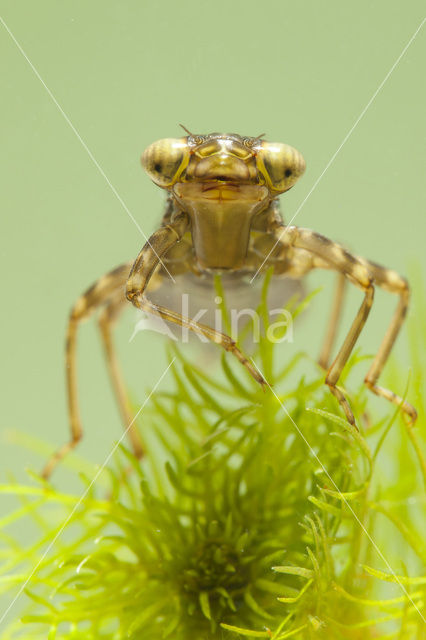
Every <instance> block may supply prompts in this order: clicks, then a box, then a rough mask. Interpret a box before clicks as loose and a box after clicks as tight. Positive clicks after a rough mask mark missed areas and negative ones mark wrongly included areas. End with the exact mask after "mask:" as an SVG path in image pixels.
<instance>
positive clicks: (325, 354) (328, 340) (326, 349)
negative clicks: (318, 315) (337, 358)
mask: <svg viewBox="0 0 426 640" xmlns="http://www.w3.org/2000/svg"><path fill="white" fill-rule="evenodd" d="M345 287H346V278H345V276H344V275H343V273H339V274H338V276H337V284H336V290H335V293H334V300H333V307H332V309H331V315H330V319H329V321H328V327H327V332H326V334H325V338H324V343H323V345H322V349H321V353H320V356H319V358H318V364H319V365H320V366H321V367H322V368H323V369H327V368H328V367H329V365H330V356H331V352H332V349H333V344H334V341H335V339H336V333H337V327H338V325H339V321H340V317H341V314H342V306H343V299H344V295H345Z"/></svg>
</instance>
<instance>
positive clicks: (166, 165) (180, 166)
mask: <svg viewBox="0 0 426 640" xmlns="http://www.w3.org/2000/svg"><path fill="white" fill-rule="evenodd" d="M188 162H189V148H188V143H187V138H164V139H163V140H157V142H153V143H152V144H151V145H150V146H149V147H148V148H147V149H145V151H144V152H143V154H142V157H141V163H142V166H143V168H144V169H145V171H146V172H147V174H148V175H149V177H150V178H151V180H152V181H153V182H155V184H158V186H159V187H170V186H171V185H173V184H174V183H175V182H176V181H177V179H178V178H179V176H180V174H181V173H182V171H183V170H184V169H185V167H186V165H187V164H188Z"/></svg>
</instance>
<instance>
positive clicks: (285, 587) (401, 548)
mask: <svg viewBox="0 0 426 640" xmlns="http://www.w3.org/2000/svg"><path fill="white" fill-rule="evenodd" d="M217 286H218V291H219V292H220V293H222V294H223V292H221V291H220V283H217ZM266 287H267V284H266V285H265V292H266ZM265 292H264V295H263V298H262V304H261V308H260V313H261V314H262V317H263V319H264V323H265V328H266V326H267V322H268V317H267V313H266V294H265ZM300 310H301V307H299V308H297V309H294V308H293V313H294V314H296V313H297V312H300ZM425 317H426V313H425V315H424V316H423V318H425ZM418 329H419V330H416V329H415V328H414V329H413V331H412V342H413V347H414V351H415V354H416V358H417V359H414V360H413V365H414V373H413V376H412V380H411V387H410V391H411V390H412V389H414V395H415V398H414V399H415V403H416V404H417V406H418V408H419V419H418V422H417V424H416V427H415V428H414V429H412V428H410V427H409V426H407V425H405V423H404V422H403V419H402V418H401V416H400V415H399V412H398V410H397V409H395V408H393V409H389V406H386V404H384V405H381V406H382V407H383V413H384V414H386V412H387V414H386V415H385V417H384V418H382V419H381V420H373V418H372V417H371V415H369V413H370V411H369V405H368V403H369V396H368V392H366V391H365V389H364V387H362V386H360V388H359V389H358V390H357V391H356V392H354V393H352V395H351V403H352V407H353V409H354V413H355V415H356V418H357V423H358V425H359V426H360V431H359V432H358V431H357V430H356V429H354V428H353V427H351V426H350V425H348V423H347V422H346V421H345V420H344V419H342V418H341V417H340V414H339V411H338V408H337V407H336V402H335V399H334V398H333V397H332V395H331V394H330V393H329V391H328V390H327V388H325V386H324V384H323V377H324V374H323V372H322V371H321V370H320V369H319V367H318V366H317V365H316V364H315V363H314V362H313V361H312V360H311V359H309V358H308V357H307V356H305V355H304V354H302V353H298V354H296V355H295V356H294V357H293V358H292V360H291V361H290V362H287V363H286V364H285V366H284V367H282V368H279V366H277V362H276V360H277V358H275V354H276V349H277V347H276V346H275V345H273V344H272V343H271V342H270V341H268V340H266V339H265V338H263V339H262V340H261V342H260V344H259V346H258V352H257V354H256V362H258V363H259V367H260V368H261V370H262V371H263V372H264V373H265V376H266V378H267V379H268V381H270V382H271V383H272V385H273V387H272V390H267V391H266V392H264V391H262V390H261V389H260V388H258V387H257V386H256V384H255V383H254V382H252V381H251V380H250V379H249V377H248V376H247V375H246V373H245V372H244V371H241V370H240V369H239V368H238V366H236V367H234V365H233V363H231V362H230V359H229V358H228V356H226V355H225V356H223V358H222V375H221V376H219V375H218V376H217V377H213V376H211V375H208V374H206V373H205V371H203V370H201V369H198V368H197V367H195V366H194V365H193V364H192V363H190V362H189V361H188V360H187V359H186V358H185V357H184V356H183V355H182V353H181V352H180V351H179V350H178V349H173V352H171V354H170V361H171V362H172V365H171V371H172V374H173V378H174V388H173V389H172V390H171V391H167V392H160V391H157V392H156V393H155V394H154V395H153V396H152V397H151V400H150V405H149V407H148V406H147V407H146V411H144V429H143V432H142V433H143V436H144V444H145V448H146V456H145V458H144V460H143V462H142V463H140V462H139V461H137V460H136V459H135V458H134V457H133V456H132V455H131V454H130V453H129V452H128V451H127V450H126V449H125V448H124V447H119V449H118V450H117V452H116V454H115V456H114V457H113V459H112V460H111V462H110V464H109V465H108V467H107V468H105V469H104V470H103V471H102V472H101V473H100V474H99V476H98V477H97V482H96V483H92V477H93V473H94V472H92V475H90V467H89V473H88V474H87V476H85V475H82V476H81V479H82V482H83V490H84V499H81V495H72V494H69V493H63V492H60V491H59V490H58V489H57V488H55V486H54V484H47V483H44V482H42V481H41V480H40V478H38V477H37V476H35V475H34V476H32V484H29V485H21V484H15V483H10V484H8V485H3V486H1V487H0V491H1V492H2V493H3V494H8V493H9V494H13V495H14V496H16V497H17V498H19V500H20V501H21V504H20V506H19V508H18V509H17V510H16V511H14V512H12V513H10V514H8V515H7V516H5V517H4V518H3V519H2V521H1V525H2V531H3V533H2V542H3V548H2V550H1V559H2V568H1V576H0V586H1V588H2V589H3V591H5V592H6V593H7V595H8V596H10V598H13V597H14V596H15V594H16V593H17V592H18V589H20V588H22V585H23V584H25V596H24V595H23V596H22V601H20V602H19V604H18V602H17V603H16V604H15V607H16V609H17V610H19V611H20V617H19V619H18V616H16V620H15V621H14V622H12V623H11V624H10V626H9V627H8V629H7V630H5V631H4V632H3V634H2V638H4V639H5V640H6V639H10V640H12V639H15V638H29V639H31V638H33V639H38V638H40V639H41V638H43V639H44V638H49V640H53V639H58V640H59V639H62V638H63V639H65V638H66V639H68V638H69V639H71V638H72V639H77V638H78V639H83V638H84V639H85V640H95V639H96V640H98V639H102V638H105V639H107V638H108V639H111V640H121V639H123V640H124V639H125V638H129V639H131V640H139V639H141V640H142V639H143V640H151V639H152V640H160V639H161V638H173V639H176V640H189V639H191V640H192V639H194V640H208V639H212V640H214V639H216V638H218V639H226V638H227V639H229V640H232V638H235V639H236V640H238V638H247V637H248V638H271V639H274V640H281V639H284V638H295V639H296V640H297V639H311V638H327V639H332V640H333V639H336V640H338V639H344V638H353V639H357V638H362V639H363V640H365V639H366V638H403V639H404V640H405V639H407V640H408V639H411V638H413V639H414V638H416V639H421V638H425V637H426V631H425V629H426V623H425V618H426V542H425V537H424V531H425V530H426V512H425V506H426V502H425V493H424V485H423V483H422V480H424V479H425V476H426V474H425V466H424V465H425V463H424V458H423V453H422V447H423V445H424V441H423V442H422V441H421V438H420V437H419V434H421V433H424V427H425V414H424V408H423V406H422V404H421V402H420V396H421V397H423V395H422V393H421V391H422V389H421V384H422V379H421V376H420V373H419V372H420V367H419V358H418V353H419V351H418V349H419V346H420V345H419V341H423V343H422V344H423V349H424V334H423V333H422V331H423V329H422V326H421V325H420V328H418ZM248 331H249V329H248ZM364 359H365V358H364V357H363V356H361V355H360V354H359V353H355V354H354V355H353V357H352V359H351V361H350V363H349V365H348V367H347V373H349V372H350V371H351V370H355V369H356V368H357V367H358V364H359V363H360V362H362V361H363V360H364ZM301 361H303V365H304V366H303V371H304V377H300V375H299V374H298V373H297V370H298V369H297V367H298V365H299V364H300V362H301ZM394 368H395V372H394V374H393V377H394V378H395V379H396V378H398V377H399V370H398V369H397V368H396V367H394ZM360 377H361V376H360ZM398 383H399V384H404V381H401V380H398ZM389 467H391V468H392V473H388V472H387V470H388V468H389ZM64 522H66V527H65V528H64ZM31 523H32V524H33V526H34V535H33V536H32V542H31V544H28V543H26V544H20V543H19V542H18V539H17V537H16V536H15V535H13V534H11V533H9V528H10V527H13V526H16V525H20V526H21V527H23V526H25V527H27V526H30V525H31ZM52 541H54V544H52ZM49 545H51V546H50V548H49ZM46 549H48V550H49V553H47V555H44V554H45V552H46ZM29 576H31V578H30V579H29V580H28V577H29ZM24 602H25V606H24V610H23V609H22V605H23V603H24Z"/></svg>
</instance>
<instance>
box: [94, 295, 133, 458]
mask: <svg viewBox="0 0 426 640" xmlns="http://www.w3.org/2000/svg"><path fill="white" fill-rule="evenodd" d="M127 304H128V302H127V300H126V297H125V295H124V287H123V290H122V291H120V293H119V294H118V296H117V297H116V298H114V299H113V300H112V301H111V302H110V303H109V304H108V305H107V306H106V307H105V309H104V310H103V311H102V313H101V314H100V316H99V329H100V332H101V336H102V341H103V345H104V349H105V356H106V362H107V366H108V370H109V374H110V378H111V382H112V386H113V389H114V392H115V396H116V398H117V403H118V408H119V411H120V415H121V421H122V423H123V426H124V429H125V430H126V434H127V435H128V437H129V440H130V442H131V445H132V449H133V453H134V455H135V456H136V458H142V456H143V448H142V442H141V438H140V435H139V432H138V429H137V427H136V425H135V424H134V421H135V417H134V415H133V411H132V408H131V406H130V402H129V398H128V395H127V392H126V387H125V385H124V382H123V376H122V374H121V371H120V366H119V364H118V360H117V356H116V352H115V349H114V345H113V340H112V335H111V330H112V328H113V326H114V324H115V322H116V320H117V318H118V315H119V314H120V312H121V311H122V310H123V308H124V307H125V305H127Z"/></svg>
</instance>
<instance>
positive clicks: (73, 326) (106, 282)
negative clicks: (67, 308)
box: [42, 264, 131, 478]
mask: <svg viewBox="0 0 426 640" xmlns="http://www.w3.org/2000/svg"><path fill="white" fill-rule="evenodd" d="M130 266H131V265H130V264H124V265H122V266H120V267H118V268H117V269H114V270H113V271H111V272H110V273H108V274H106V275H104V276H103V277H102V278H100V279H99V280H98V281H97V282H95V284H93V285H92V286H91V287H90V288H89V289H87V291H86V292H85V293H84V294H83V295H82V296H80V298H79V299H78V300H77V302H76V303H75V305H74V307H73V308H72V310H71V313H70V317H69V320H68V329H67V337H66V356H65V357H66V384H67V395H68V411H69V423H70V431H71V439H70V441H69V442H68V443H66V444H64V445H63V446H62V447H60V448H59V449H58V450H57V451H56V452H55V453H54V454H53V456H52V457H51V458H50V459H49V460H48V462H47V464H46V465H45V467H44V469H43V471H42V476H43V477H44V478H48V477H49V476H50V474H51V473H52V471H53V469H54V468H55V467H56V465H57V464H58V462H59V461H60V460H62V458H63V457H64V456H66V455H67V453H68V452H69V451H71V450H72V449H74V448H75V447H76V446H77V444H78V442H79V441H80V440H81V438H82V435H83V430H82V426H81V420H80V411H79V406H78V394H77V366H76V364H77V363H76V341H77V329H78V326H79V324H80V322H82V321H83V320H86V319H87V318H89V316H91V315H92V313H93V312H94V311H96V310H97V309H98V308H99V307H100V306H101V305H103V304H107V303H108V302H109V301H110V300H111V298H114V297H115V296H117V292H119V291H120V290H122V291H123V299H125V298H124V287H125V283H126V280H127V276H128V273H129V270H130Z"/></svg>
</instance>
